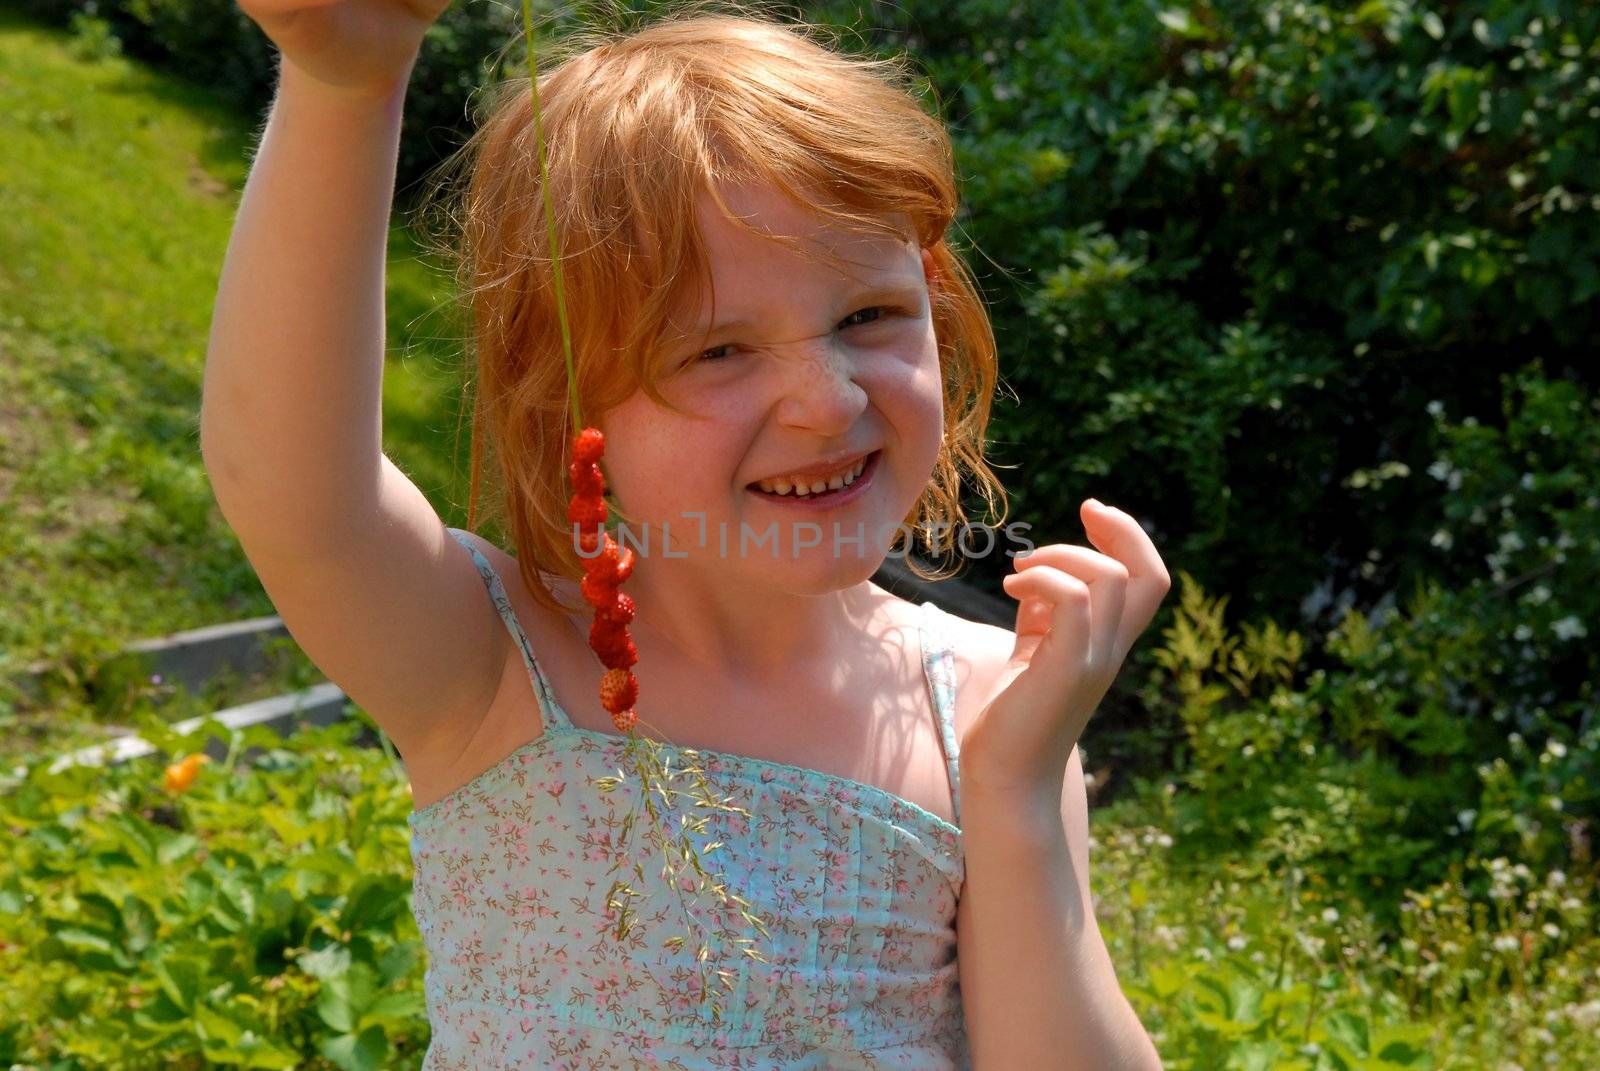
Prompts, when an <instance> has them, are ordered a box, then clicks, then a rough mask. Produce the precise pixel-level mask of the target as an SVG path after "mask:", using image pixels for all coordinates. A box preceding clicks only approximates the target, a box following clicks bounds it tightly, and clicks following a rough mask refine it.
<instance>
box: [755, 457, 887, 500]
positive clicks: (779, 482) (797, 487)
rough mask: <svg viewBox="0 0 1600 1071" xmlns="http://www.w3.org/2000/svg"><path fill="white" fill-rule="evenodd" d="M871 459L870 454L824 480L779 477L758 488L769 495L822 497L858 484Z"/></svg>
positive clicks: (762, 483)
mask: <svg viewBox="0 0 1600 1071" xmlns="http://www.w3.org/2000/svg"><path fill="white" fill-rule="evenodd" d="M870 457H871V455H870V454H869V455H868V456H867V457H864V458H862V459H861V460H860V461H858V462H856V463H855V464H854V465H853V466H851V467H850V468H848V469H845V470H844V471H843V472H837V473H835V474H834V475H832V476H828V477H823V478H819V477H816V476H793V477H789V478H784V477H779V478H777V479H773V480H761V481H759V482H758V483H757V484H756V486H757V487H759V488H761V489H762V490H763V491H766V492H767V493H768V494H774V495H787V494H789V493H791V492H793V493H794V495H795V496H796V497H799V498H804V497H806V496H807V495H820V494H821V493H822V492H824V491H828V490H834V491H837V490H839V489H840V488H841V487H849V486H850V485H851V484H853V483H855V482H856V478H857V477H858V476H860V475H861V472H862V470H863V469H865V468H866V467H867V461H868V460H869V459H870Z"/></svg>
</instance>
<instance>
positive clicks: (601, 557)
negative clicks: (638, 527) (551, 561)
mask: <svg viewBox="0 0 1600 1071" xmlns="http://www.w3.org/2000/svg"><path fill="white" fill-rule="evenodd" d="M635 557H636V556H635V555H634V553H633V548H632V547H624V546H623V545H622V544H620V543H618V542H617V541H616V540H615V539H613V538H612V537H611V534H610V533H609V532H608V533H607V534H606V541H605V545H604V546H603V547H601V548H600V553H598V554H596V555H595V556H594V557H592V558H585V559H584V560H583V571H584V572H586V573H588V574H589V575H591V576H598V577H600V578H601V579H603V580H605V581H606V582H608V583H610V584H620V583H622V582H623V581H624V580H626V579H628V577H629V576H631V575H632V574H633V565H634V559H635Z"/></svg>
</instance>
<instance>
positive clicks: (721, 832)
mask: <svg viewBox="0 0 1600 1071" xmlns="http://www.w3.org/2000/svg"><path fill="white" fill-rule="evenodd" d="M450 532H451V534H452V536H454V537H455V538H456V540H457V541H458V542H460V543H461V544H462V546H464V547H465V548H466V549H467V550H468V552H469V553H470V554H471V555H472V558H473V560H474V562H475V563H476V564H477V567H478V571H479V573H481V574H482V576H483V579H484V583H485V585H486V586H487V588H488V590H489V594H490V597H491V599H492V600H493V602H494V605H495V607H496V608H497V609H498V610H499V612H500V616H501V618H502V619H503V620H504V622H505V625H506V628H507V629H508V630H509V631H510V633H511V635H512V637H513V638H514V639H515V640H516V642H517V644H518V646H519V647H520V649H521V652H522V659H523V663H524V665H525V667H526V669H527V671H528V674H529V679H530V680H531V681H532V683H533V687H534V694H535V695H536V696H538V697H539V699H540V702H541V704H542V706H543V713H542V718H543V722H542V724H543V726H544V730H543V732H542V733H541V734H540V735H539V736H537V737H536V738H534V739H533V740H531V741H530V742H528V743H527V744H525V745H523V746H522V747H519V748H517V749H516V750H515V751H513V752H512V753H511V754H510V755H508V756H506V757H505V759H503V760H502V761H501V762H499V763H498V764H496V765H495V766H493V767H491V768H490V769H488V770H486V771H485V772H484V773H482V774H481V775H479V776H478V777H477V778H475V779H473V780H472V781H471V782H470V783H468V784H466V785H464V786H462V787H461V788H458V789H457V790H455V791H454V792H452V793H451V794H450V795H448V796H446V797H445V798H443V799H441V800H439V801H437V802H435V803H433V804H431V805H430V806H427V807H424V808H422V809H420V810H417V811H413V812H412V813H411V814H410V816H409V817H408V823H409V826H410V830H411V856H412V861H413V864H414V866H415V876H414V879H413V885H412V891H413V898H412V900H413V910H414V911H415V914H416V918H417V924H418V927H419V928H420V930H421V933H422V936H423V940H424V943H425V946H426V952H427V957H428V967H427V970H426V974H425V994H426V1000H427V1009H428V1019H429V1022H430V1024H431V1026H432V1041H431V1044H430V1045H429V1047H428V1051H427V1054H426V1056H425V1058H424V1061H423V1068H424V1071H446V1069H459V1071H467V1069H470V1071H491V1069H496V1068H506V1069H511V1068H516V1069H526V1071H533V1069H535V1068H539V1069H546V1068H549V1069H556V1071H560V1069H571V1071H577V1069H583V1071H607V1069H617V1071H623V1069H632V1068H639V1067H651V1068H676V1069H700V1068H762V1069H773V1068H782V1069H793V1071H798V1069H802V1068H804V1069H821V1068H835V1069H856V1068H891V1067H892V1068H916V1069H918V1071H947V1069H956V1068H962V1069H965V1068H970V1066H971V1064H970V1058H969V1055H968V1048H967V1038H966V1031H965V1024H964V1022H963V1019H962V1007H961V996H960V988H959V984H958V980H957V971H956V935H955V914H956V904H957V901H958V898H959V896H960V893H961V888H962V882H963V878H964V875H965V862H964V856H963V854H962V845H961V829H960V827H959V825H952V824H951V823H950V822H947V821H945V820H944V819H942V818H940V817H938V816H937V815H935V814H933V813H931V812H930V811H927V810H925V809H924V808H922V807H920V806H918V805H917V804H915V803H912V802H910V801H909V800H906V799H903V798H901V797H900V796H897V795H895V794H894V793H891V792H889V791H887V790H885V789H882V788H879V787H876V786H874V785H869V784H865V783H863V782H859V781H854V780H851V779H849V778H845V777H840V776H836V775H834V774H828V773H823V772H821V771H818V770H811V769H806V768H803V767H799V766H791V765H788V764H785V763H780V762H773V761H769V760H765V759H757V758H752V757H748V756H741V755H735V754H731V753H727V752H718V751H710V750H707V749H703V748H702V749H699V758H700V762H701V765H702V766H703V767H704V768H705V770H706V773H707V777H708V779H709V780H710V782H711V786H712V788H713V789H714V790H715V791H716V793H717V794H718V795H719V796H720V797H724V798H730V797H731V799H730V802H732V803H734V804H736V805H738V806H740V807H743V808H745V809H747V810H748V811H749V815H748V816H746V815H740V814H733V813H728V812H725V811H719V810H714V809H705V808H700V809H696V808H694V807H693V802H692V799H691V798H689V797H681V798H678V797H675V798H674V801H673V803H672V804H671V805H670V807H669V810H668V812H667V813H668V814H669V815H672V816H674V817H673V818H672V822H673V828H677V827H676V817H675V816H677V815H681V814H689V813H691V812H694V813H697V814H698V815H700V816H703V817H704V818H705V819H706V821H707V826H706V830H705V832H704V833H702V834H694V833H691V834H690V835H691V837H692V839H693V841H694V843H695V844H696V846H697V847H698V848H699V849H700V850H701V853H702V861H703V863H704V865H705V866H706V868H707V869H708V870H709V871H710V872H712V873H714V874H717V875H720V876H721V877H722V878H723V879H724V880H725V881H726V882H727V884H728V888H729V889H730V890H731V891H733V892H737V893H740V894H742V895H743V896H744V897H745V898H746V899H747V900H748V901H749V902H750V910H751V911H753V912H754V913H755V914H757V915H758V916H760V917H761V918H762V919H763V920H764V921H765V922H766V924H767V927H768V930H769V936H768V937H763V936H762V935H761V934H760V933H759V931H757V930H756V929H754V928H753V927H751V926H750V925H749V924H748V923H747V922H745V920H744V919H743V918H742V917H741V915H740V914H739V912H738V911H737V909H729V908H724V907H723V905H722V904H721V902H720V900H719V899H718V898H717V897H716V896H715V895H713V894H712V893H710V892H705V893H697V892H695V891H693V888H694V887H693V885H692V883H690V882H689V879H688V878H685V877H683V876H682V875H681V874H680V877H679V880H680V881H681V882H683V883H684V885H686V886H687V889H688V891H685V890H684V887H682V886H678V885H675V884H674V883H673V882H671V881H669V880H668V879H666V878H664V877H662V876H661V869H662V868H661V863H662V856H661V854H660V852H659V849H658V848H657V847H656V846H655V845H652V844H651V843H650V842H649V841H647V840H646V839H645V837H644V829H645V823H646V822H648V821H649V818H648V816H647V815H646V814H645V812H644V810H643V807H642V805H641V797H640V794H639V791H638V782H637V779H636V777H635V776H634V774H633V771H632V769H631V767H629V766H628V765H627V763H626V759H625V756H624V753H623V747H622V745H623V743H624V738H623V737H622V736H621V735H620V734H616V733H611V732H597V731H594V730H589V729H583V728H579V727H577V726H574V725H573V724H572V721H571V719H570V718H568V717H567V714H566V712H565V711H564V710H563V709H562V708H561V706H560V705H559V704H558V703H557V702H556V700H555V697H554V695H553V694H552V691H551V688H550V684H549V682H548V681H547V680H546V678H545V675H544V672H543V670H542V669H541V668H540V667H539V664H538V662H537V661H536V660H535V659H534V656H533V651H532V650H531V649H530V647H529V645H528V639H527V636H526V634H525V633H524V632H523V630H522V628H521V626H520V624H519V623H518V621H517V618H516V615H515V613H514V612H513V611H512V609H511V602H510V599H509V598H508V597H507V595H506V591H505V587H504V586H503V584H502V583H501V581H500V578H499V577H498V576H497V575H496V574H495V571H494V569H493V567H492V566H491V565H490V564H489V562H488V560H487V559H486V558H485V557H484V556H483V555H482V554H481V553H480V552H479V551H478V549H477V548H476V547H475V546H473V545H472V543H471V541H470V540H468V539H467V538H466V537H465V534H464V533H462V532H460V531H459V530H458V529H454V528H452V529H450ZM919 613H920V625H921V628H920V637H921V645H922V662H923V669H924V674H925V676H926V679H927V682H928V687H929V690H930V695H931V697H932V705H933V707H934V709H935V710H936V711H937V716H938V722H939V734H940V739H941V742H942V744H943V747H944V753H945V764H946V769H947V771H948V775H949V778H950V784H951V792H952V802H953V804H954V807H955V811H954V813H955V816H956V820H957V823H959V821H960V816H961V802H960V783H959V780H958V770H957V758H958V752H957V741H956V738H955V728H954V721H953V718H954V708H955V675H954V666H953V662H952V655H951V649H950V645H949V642H948V639H947V637H946V634H945V632H944V630H943V614H944V612H943V611H942V610H940V609H939V608H938V607H937V606H935V605H934V604H933V603H931V602H924V603H921V604H920V605H919ZM532 716H533V714H532V712H530V717H532ZM662 747H663V748H664V752H663V755H664V756H666V757H670V758H671V759H672V760H673V767H674V768H678V767H681V766H682V765H683V763H684V761H685V758H686V757H685V756H684V755H683V752H682V750H681V749H678V748H676V747H674V746H673V745H670V744H663V745H662ZM619 772H621V773H625V774H626V775H627V776H626V779H625V780H624V781H623V782H622V783H621V784H620V785H619V786H618V787H616V788H615V789H614V790H613V791H612V792H610V793H605V792H602V791H600V790H599V789H598V788H597V787H596V786H595V784H594V779H595V778H600V777H606V776H615V775H617V774H618V773H619ZM676 784H677V785H678V786H679V787H682V788H684V789H688V788H689V784H688V782H687V781H679V782H676ZM653 798H655V799H656V800H657V801H658V803H660V802H661V801H660V797H659V796H656V797H653ZM663 805H664V806H667V805H665V804H663ZM629 812H635V813H636V817H635V818H634V821H633V826H632V832H631V833H630V834H629V835H628V837H627V838H626V842H625V843H622V844H621V845H620V846H619V842H620V841H621V840H622V823H623V821H624V820H625V818H626V817H627V815H628V814H629ZM713 840H715V841H721V842H722V846H721V847H719V848H717V849H716V850H714V851H710V852H707V851H706V848H707V846H708V845H709V844H710V843H711V842H712V841H713ZM614 864H620V865H617V866H616V867H615V869H613V866H614ZM635 864H639V866H640V869H641V870H642V877H641V876H640V874H639V873H638V872H636V871H635V870H634V865H635ZM619 877H620V878H624V879H626V880H628V881H629V882H630V883H631V884H632V885H633V887H634V888H635V889H636V890H638V891H639V892H640V893H642V894H643V898H642V899H639V900H635V901H634V902H633V910H634V911H635V912H636V916H637V924H636V926H635V928H634V929H633V930H632V932H630V933H629V934H628V935H627V937H626V938H623V939H620V940H619V939H618V938H617V937H616V936H615V934H614V929H615V917H614V915H611V914H609V912H608V909H607V907H606V893H607V890H608V889H610V888H611V886H612V883H613V881H614V880H616V879H617V878H619ZM690 919H693V926H692V927H691V926H690V925H689V920H690ZM675 935H676V936H678V937H682V938H684V940H683V942H682V944H681V945H680V946H676V947H675V946H674V945H673V943H672V941H671V939H672V938H673V937H674V936H675ZM738 937H750V938H753V939H754V942H755V943H754V945H753V946H752V947H755V948H758V949H759V950H760V951H761V952H762V953H763V955H764V956H765V960H766V962H760V961H758V960H756V959H754V958H752V957H750V956H748V955H745V954H744V953H742V952H741V951H740V946H739V945H738V944H737V943H736V938H738ZM702 940H705V941H706V942H707V947H708V956H707V960H706V961H705V962H704V963H702V962H700V961H698V960H697V958H696V952H697V949H698V948H699V945H700V942H701V941H702ZM717 969H723V970H726V971H729V972H731V974H729V975H728V976H727V977H728V978H730V979H731V980H732V988H731V989H726V990H725V989H723V988H722V986H721V984H720V983H719V982H717V981H716V980H715V979H716V977H717V976H716V975H715V974H714V973H711V972H713V971H715V970H717ZM707 979H710V984H711V985H712V986H713V987H714V991H715V992H717V993H719V994H720V996H719V998H718V1000H719V1001H720V1012H721V1018H720V1020H713V1018H712V1015H711V1002H710V1001H702V1000H700V999H698V997H699V995H700V994H701V993H702V988H701V987H702V986H703V985H704V984H705V980H707Z"/></svg>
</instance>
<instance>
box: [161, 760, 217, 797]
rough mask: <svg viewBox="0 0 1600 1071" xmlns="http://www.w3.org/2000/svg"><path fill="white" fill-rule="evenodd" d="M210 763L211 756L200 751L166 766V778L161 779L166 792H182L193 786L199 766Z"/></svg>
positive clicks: (198, 772)
mask: <svg viewBox="0 0 1600 1071" xmlns="http://www.w3.org/2000/svg"><path fill="white" fill-rule="evenodd" d="M210 761H211V756H210V755H207V754H206V753H205V752H203V751H201V752H196V753H195V754H193V755H186V756H185V757H184V758H182V759H180V760H179V761H177V762H175V763H173V764H172V765H170V766H168V767H167V774H166V777H165V778H164V779H163V783H164V784H165V785H166V789H167V791H168V792H183V791H184V790H186V789H187V788H188V787H189V786H190V785H192V784H194V779H195V778H196V777H198V776H199V774H200V764H201V763H202V762H210Z"/></svg>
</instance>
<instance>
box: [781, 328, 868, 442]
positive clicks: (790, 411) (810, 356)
mask: <svg viewBox="0 0 1600 1071" xmlns="http://www.w3.org/2000/svg"><path fill="white" fill-rule="evenodd" d="M778 364H779V367H780V368H781V370H782V371H781V373H780V375H781V380H780V386H779V390H780V391H781V392H782V397H781V398H780V401H779V405H778V407H777V410H778V417H779V419H780V420H782V421H783V422H784V423H787V424H790V425H793V426H796V427H805V428H814V429H816V430H817V431H819V432H821V433H823V434H836V433H838V432H841V431H848V430H849V429H850V428H852V427H854V426H855V423H856V418H857V417H859V416H860V415H861V411H862V410H863V409H865V408H866V404H867V392H866V391H865V390H863V389H862V387H861V385H860V384H859V383H857V382H856V379H857V376H858V375H859V372H860V368H859V365H858V363H857V361H856V359H855V357H854V356H853V354H852V353H851V349H850V347H849V346H846V345H844V344H843V343H841V341H840V339H839V336H838V335H837V334H834V333H832V332H830V333H828V334H826V335H822V336H820V337H817V338H811V339H806V340H804V341H802V342H797V343H793V344H791V345H790V346H789V348H788V353H787V354H786V359H785V360H782V361H780V362H778Z"/></svg>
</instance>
